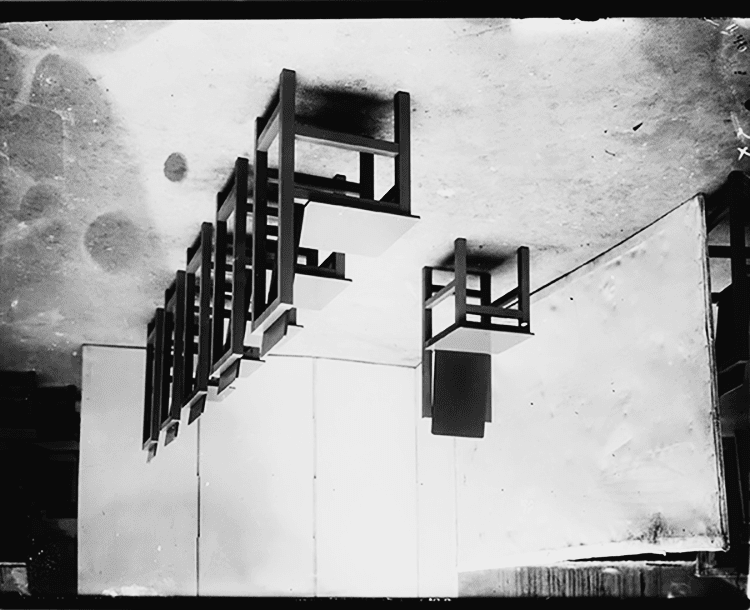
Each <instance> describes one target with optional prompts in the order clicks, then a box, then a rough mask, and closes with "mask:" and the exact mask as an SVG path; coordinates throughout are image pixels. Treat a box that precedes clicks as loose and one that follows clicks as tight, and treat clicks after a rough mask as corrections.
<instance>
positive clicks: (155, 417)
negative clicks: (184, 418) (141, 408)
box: [146, 307, 164, 460]
mask: <svg viewBox="0 0 750 610" xmlns="http://www.w3.org/2000/svg"><path fill="white" fill-rule="evenodd" d="M153 332H154V340H153V346H154V351H153V354H154V356H153V358H154V359H153V363H154V366H153V377H152V382H151V383H152V386H151V387H152V388H153V393H152V395H151V396H152V402H151V413H150V416H151V417H150V422H149V435H148V446H147V447H146V449H148V460H151V458H152V457H154V455H156V447H157V445H158V443H159V415H160V409H161V401H162V388H163V387H164V383H163V377H164V308H162V307H158V308H157V309H156V315H155V316H154V331H153Z"/></svg>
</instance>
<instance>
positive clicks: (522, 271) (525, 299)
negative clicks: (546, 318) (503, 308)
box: [517, 246, 531, 332]
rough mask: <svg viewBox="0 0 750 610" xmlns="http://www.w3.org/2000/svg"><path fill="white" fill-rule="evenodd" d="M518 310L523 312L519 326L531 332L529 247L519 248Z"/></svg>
mask: <svg viewBox="0 0 750 610" xmlns="http://www.w3.org/2000/svg"><path fill="white" fill-rule="evenodd" d="M517 256H518V310H519V311H520V312H521V318H520V319H519V320H518V325H519V326H521V327H523V328H525V329H526V330H528V331H529V332H530V331H531V328H530V324H531V299H530V294H529V291H530V290H531V286H530V280H529V249H528V247H527V246H521V247H520V248H518V253H517Z"/></svg>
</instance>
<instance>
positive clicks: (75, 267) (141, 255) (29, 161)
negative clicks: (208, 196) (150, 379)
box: [0, 23, 168, 384]
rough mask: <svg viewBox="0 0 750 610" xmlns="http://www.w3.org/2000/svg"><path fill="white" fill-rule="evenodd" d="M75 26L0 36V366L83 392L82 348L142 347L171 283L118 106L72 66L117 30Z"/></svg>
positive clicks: (116, 38) (25, 28)
mask: <svg viewBox="0 0 750 610" xmlns="http://www.w3.org/2000/svg"><path fill="white" fill-rule="evenodd" d="M74 26H75V24H59V25H55V26H54V27H52V26H46V27H45V26H44V24H12V25H10V26H6V29H5V31H0V343H2V345H3V348H4V349H2V350H0V368H8V369H17V368H36V369H37V370H38V372H39V375H40V379H41V381H42V382H43V383H44V382H49V381H52V380H54V381H55V382H56V383H76V384H80V354H79V349H80V344H81V343H83V342H85V341H88V342H99V341H107V342H110V343H131V344H132V343H140V342H142V335H143V332H141V331H142V329H143V328H144V324H145V321H146V319H147V316H148V315H149V313H150V312H149V310H150V307H148V306H147V305H148V304H150V302H152V301H153V300H154V297H156V296H157V295H158V294H159V293H160V292H161V291H162V290H163V288H164V284H165V283H166V281H167V277H168V276H167V275H166V274H167V269H166V268H165V264H164V261H163V256H162V255H161V249H160V244H159V239H158V237H157V236H156V235H155V234H154V232H153V230H152V226H151V220H150V217H149V213H148V211H147V208H146V205H145V202H144V190H143V186H142V177H141V175H140V173H139V171H138V168H137V166H136V165H135V164H134V163H133V158H132V150H131V149H130V148H129V146H128V144H127V142H126V130H125V128H124V126H123V124H122V121H121V120H120V119H119V117H118V113H117V106H116V103H114V102H113V100H112V98H111V96H110V95H109V92H108V90H107V88H106V87H104V86H102V84H101V83H99V82H98V80H97V78H95V77H94V76H92V74H91V73H90V71H89V70H88V69H87V68H86V67H85V65H84V63H83V62H82V61H81V57H82V56H84V55H87V54H90V53H91V52H92V51H93V50H104V49H107V47H109V48H110V49H111V48H114V47H116V46H118V45H122V44H125V43H126V42H128V41H127V40H125V39H124V37H123V36H122V32H123V30H124V29H125V28H123V27H122V26H119V25H118V24H116V23H113V24H108V25H105V24H93V25H92V27H91V28H89V29H85V28H84V29H82V28H81V27H74ZM135 29H137V28H131V31H130V32H129V33H128V34H129V35H130V36H135V37H136V38H137V33H136V32H133V31H132V30H135ZM151 29H154V26H153V25H152V26H148V27H145V28H144V30H146V31H148V30H151ZM83 31H87V33H88V36H86V35H84V36H81V33H82V32H83ZM144 33H145V32H144ZM131 42H132V41H131ZM62 45H64V47H63V46H62Z"/></svg>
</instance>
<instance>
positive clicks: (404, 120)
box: [393, 91, 411, 214]
mask: <svg viewBox="0 0 750 610" xmlns="http://www.w3.org/2000/svg"><path fill="white" fill-rule="evenodd" d="M393 120H394V129H393V132H394V140H395V142H396V144H398V148H399V150H398V155H396V160H395V170H396V171H395V174H396V191H397V196H398V206H399V208H400V210H401V213H403V214H410V213H411V108H410V103H409V94H408V93H405V92H403V91H399V92H398V93H397V94H396V95H395V97H394V98H393Z"/></svg>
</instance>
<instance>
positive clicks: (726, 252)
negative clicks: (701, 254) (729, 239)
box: [708, 244, 750, 258]
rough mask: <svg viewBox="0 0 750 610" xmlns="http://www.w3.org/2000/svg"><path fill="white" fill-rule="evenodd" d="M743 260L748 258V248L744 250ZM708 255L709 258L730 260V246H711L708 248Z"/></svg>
mask: <svg viewBox="0 0 750 610" xmlns="http://www.w3.org/2000/svg"><path fill="white" fill-rule="evenodd" d="M744 251H745V258H750V248H744ZM708 255H709V256H710V257H711V258H732V246H721V245H711V244H709V246H708Z"/></svg>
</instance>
